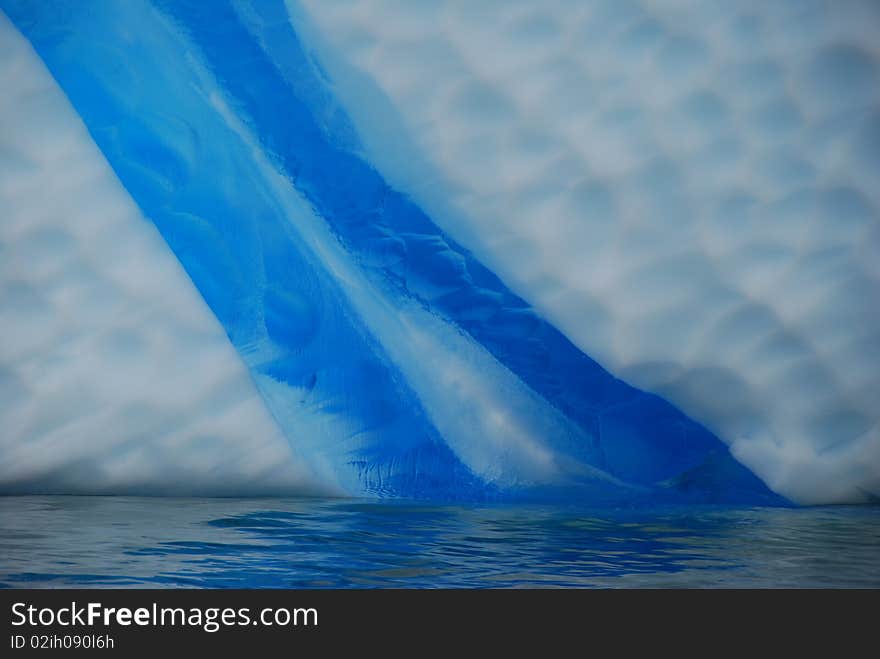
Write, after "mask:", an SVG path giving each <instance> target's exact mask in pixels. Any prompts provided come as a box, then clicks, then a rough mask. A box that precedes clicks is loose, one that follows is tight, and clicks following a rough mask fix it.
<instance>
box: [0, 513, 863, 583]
mask: <svg viewBox="0 0 880 659" xmlns="http://www.w3.org/2000/svg"><path fill="white" fill-rule="evenodd" d="M0 584H2V585H4V586H13V587H35V586H36V587H44V586H47V587H57V586H84V587H101V586H116V587H162V586H184V587H186V586H189V587H276V588H277V587H291V588H293V587H296V588H308V587H318V588H321V587H564V586H601V587H666V586H675V587H682V586H684V587H807V586H809V587H823V586H854V587H861V586H873V587H877V586H880V508H877V507H827V508H809V509H788V508H748V509H743V508H719V507H695V506H688V507H681V506H679V507H666V508H655V509H645V508H639V509H592V510H591V509H585V508H573V507H572V508H566V507H558V506H538V505H497V506H485V505H481V506H472V507H469V506H461V505H422V504H418V505H417V504H411V503H409V504H408V503H389V502H370V501H357V500H355V501H352V500H326V499H324V500H272V499H155V498H131V497H119V498H117V497H5V498H0Z"/></svg>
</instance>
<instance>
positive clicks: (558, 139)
mask: <svg viewBox="0 0 880 659" xmlns="http://www.w3.org/2000/svg"><path fill="white" fill-rule="evenodd" d="M287 4H288V8H289V10H290V13H291V17H292V20H293V23H294V25H295V27H296V29H297V33H298V34H300V35H301V36H302V37H303V38H304V39H305V40H306V42H307V43H308V45H309V47H310V48H311V49H313V50H314V52H315V53H316V57H317V59H318V60H319V61H320V63H321V65H322V66H323V67H324V68H326V70H327V71H328V75H329V77H330V78H331V79H332V81H333V84H334V90H335V91H336V93H337V95H338V97H339V99H340V100H341V102H342V104H343V105H344V106H345V107H346V108H347V109H348V111H349V113H350V115H351V118H352V121H353V123H354V124H355V126H356V128H357V132H358V134H359V135H360V136H361V137H362V139H363V143H364V148H365V151H366V153H367V157H368V158H369V159H370V160H371V161H372V162H374V163H375V164H376V166H377V167H378V168H379V169H380V170H381V171H382V172H383V175H384V176H385V177H386V179H387V180H388V181H389V183H390V184H391V185H392V186H394V187H395V188H397V189H399V190H402V191H404V192H406V193H407V194H409V195H411V196H412V198H413V200H414V201H416V202H417V203H418V204H419V205H420V206H421V207H422V208H424V209H425V210H426V211H427V213H428V214H429V215H430V216H431V217H432V218H433V219H434V221H436V222H437V223H438V224H439V225H440V226H441V227H442V228H443V229H444V230H445V231H447V232H448V233H449V234H450V236H452V237H453V238H455V240H457V241H458V242H460V243H461V244H462V245H464V246H465V247H466V248H468V249H470V250H472V252H473V253H474V255H475V256H476V257H477V258H479V259H480V260H481V261H482V263H483V264H485V265H486V266H488V267H489V268H490V269H491V270H492V271H493V272H494V273H495V274H497V275H498V276H499V277H500V278H501V279H502V280H503V281H504V282H505V283H506V284H507V285H509V286H510V287H511V289H512V290H514V291H516V293H517V294H519V295H521V296H522V298H523V299H525V300H527V301H528V302H529V303H530V304H531V305H533V306H534V308H535V309H536V310H537V311H538V312H539V313H540V314H541V315H542V316H543V317H544V318H546V319H547V320H549V321H550V322H552V323H553V324H554V325H555V326H556V327H558V328H559V329H560V330H561V331H562V332H563V333H564V334H565V335H566V336H567V337H568V338H569V339H571V340H572V341H573V342H574V343H575V344H576V345H577V346H578V348H580V349H582V350H583V351H584V352H585V353H586V354H588V355H590V356H591V357H593V358H594V359H596V360H597V361H598V362H599V363H600V364H602V365H603V366H604V367H606V368H608V369H609V370H610V371H611V372H612V373H614V374H615V375H617V376H619V377H620V378H622V379H623V380H625V381H627V382H629V383H631V384H633V385H635V386H637V387H639V388H641V389H644V390H647V391H652V392H655V393H657V394H660V395H661V396H663V397H664V398H665V399H667V400H669V401H671V402H673V403H674V404H676V405H677V406H678V407H679V408H680V409H681V410H683V411H684V412H685V413H687V414H688V415H689V416H691V417H692V418H694V419H697V420H699V421H700V422H702V423H704V424H705V425H706V426H707V427H708V428H709V429H711V430H713V431H714V432H715V433H717V435H718V436H719V437H720V438H722V439H723V440H724V441H725V442H727V443H728V444H729V445H730V447H731V450H732V452H733V454H734V455H735V456H736V457H737V458H738V459H739V460H741V461H742V462H743V463H744V464H746V465H747V466H748V467H749V468H751V469H752V470H753V471H754V472H755V473H757V474H758V475H759V476H761V477H762V478H763V479H764V481H765V482H767V483H768V484H769V485H770V486H771V487H772V488H773V489H774V490H776V491H778V492H780V493H782V494H784V495H786V496H788V497H789V498H792V499H794V500H797V501H800V502H804V503H821V502H842V501H863V500H866V499H870V498H872V497H876V496H877V494H878V492H880V269H878V265H877V264H878V263H880V212H878V208H880V167H878V162H880V161H878V158H880V149H878V141H877V135H878V126H880V124H878V119H880V51H878V49H877V39H876V35H877V34H878V31H880V9H878V5H877V3H872V2H869V1H858V0H853V1H849V2H824V1H812V0H811V1H807V2H801V1H793V2H773V3H764V2H757V1H755V2H751V1H748V2H736V3H728V2H694V1H692V0H644V1H641V2H629V1H619V0H608V1H600V2H591V3H572V2H566V1H564V0H554V1H550V2H543V1H542V2H535V1H532V0H522V1H514V2H480V3H470V2H465V1H461V2H454V1H453V2H443V3H409V2H404V3H401V2H393V1H386V0H355V1H351V2H329V3H328V2H322V1H321V0H303V1H302V2H294V1H290V2H288V3H287ZM389 119H390V120H389Z"/></svg>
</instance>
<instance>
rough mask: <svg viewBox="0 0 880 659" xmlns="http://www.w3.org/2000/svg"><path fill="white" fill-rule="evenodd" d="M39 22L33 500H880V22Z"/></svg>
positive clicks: (401, 10) (302, 7)
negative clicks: (129, 496)
mask: <svg viewBox="0 0 880 659" xmlns="http://www.w3.org/2000/svg"><path fill="white" fill-rule="evenodd" d="M0 10H2V12H3V13H2V14H0V82H2V88H3V90H4V94H3V96H2V98H0V327H2V341H0V428H2V431H0V491H3V492H74V493H150V494H320V495H324V494H330V495H346V494H347V495H368V496H396V497H414V498H439V499H464V500H510V499H562V500H572V499H577V500H584V501H589V502H597V503H600V502H614V503H620V502H638V501H670V502H675V501H688V502H703V501H706V502H731V503H771V504H783V503H787V502H794V503H801V504H815V503H858V502H867V501H876V500H877V499H878V497H880V211H878V209H880V48H878V47H877V45H876V43H875V42H876V39H875V38H874V35H876V34H877V32H878V28H880V9H878V7H877V5H876V3H872V2H869V1H868V0H847V1H844V2H820V1H813V0H808V1H798V2H794V1H792V2H777V3H759V2H751V1H747V2H741V3H733V4H732V3H722V2H696V1H694V0H642V1H640V2H610V1H609V2H604V1H598V2H592V3H575V2H564V1H561V0H560V1H555V0H554V1H550V2H537V1H536V0H519V1H511V2H479V3H470V2H455V1H450V2H397V1H391V0H385V1H381V0H346V1H341V0H340V1H338V2H324V1H321V0H301V1H293V0H290V1H288V2H284V1H283V0H265V1H258V0H221V1H218V2H212V3H201V2H196V1H194V0H193V1H188V0H183V1H174V0H133V1H132V2H126V3H115V2H109V1H98V0H88V1H86V2H74V1H72V0H59V1H57V2H52V3H31V2H25V1H23V0H0Z"/></svg>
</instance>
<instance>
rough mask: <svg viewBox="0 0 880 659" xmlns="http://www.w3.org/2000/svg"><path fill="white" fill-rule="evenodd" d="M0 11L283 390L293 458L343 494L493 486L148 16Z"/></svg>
mask: <svg viewBox="0 0 880 659" xmlns="http://www.w3.org/2000/svg"><path fill="white" fill-rule="evenodd" d="M0 7H2V8H3V9H4V10H5V11H6V12H7V14H8V15H9V16H10V18H11V19H12V20H13V22H14V23H15V24H16V25H17V27H18V28H19V30H21V31H22V32H23V33H24V35H25V36H26V37H27V38H28V39H29V40H30V42H31V43H32V45H33V46H34V47H35V49H36V50H37V52H38V54H39V55H40V56H41V57H42V59H43V61H44V62H45V64H46V65H47V66H48V68H49V70H50V71H51V73H52V75H53V76H54V77H55V79H56V80H57V81H58V82H59V84H60V85H61V87H62V88H63V90H64V91H65V93H66V94H67V96H68V98H69V99H70V101H71V102H72V104H73V106H74V107H75V109H76V111H77V112H78V113H79V115H80V116H81V118H82V119H83V121H84V122H85V124H86V126H87V127H88V129H89V131H90V133H91V135H92V137H93V138H94V140H95V142H96V143H97V144H98V146H99V147H100V149H101V150H102V152H103V153H104V155H105V157H106V158H107V160H108V161H109V163H110V165H111V167H112V168H113V170H114V171H115V173H116V175H117V176H118V177H119V179H120V181H121V182H122V184H123V185H124V186H125V188H126V189H127V190H128V192H129V193H130V194H131V195H132V197H133V198H134V199H135V201H136V202H137V204H138V205H139V206H140V207H141V209H142V210H143V211H144V214H145V215H146V216H147V217H148V218H149V219H150V220H152V221H153V222H154V223H155V225H156V227H157V228H158V229H159V231H160V233H161V234H162V236H163V238H164V239H165V240H166V242H167V243H168V245H169V246H170V247H171V249H172V250H173V251H174V253H175V254H176V256H177V258H178V259H179V260H180V262H181V263H182V265H183V266H184V268H185V269H186V271H187V273H188V274H189V276H190V277H191V279H192V280H193V282H194V283H195V285H196V287H197V288H198V289H199V291H200V293H201V294H202V295H203V297H204V299H205V300H206V301H207V303H208V304H209V306H210V307H211V309H212V311H213V312H214V313H215V315H216V316H217V318H218V319H219V320H220V322H221V323H222V325H223V327H224V329H225V331H226V333H227V335H228V336H229V338H230V340H231V341H232V343H233V344H234V345H235V347H236V348H237V349H238V351H239V352H240V354H242V356H243V358H244V359H245V361H246V362H247V364H248V366H249V368H250V369H251V371H252V372H253V373H255V374H256V375H257V376H261V375H262V376H268V377H269V378H271V380H272V381H274V382H276V383H279V385H282V386H288V387H289V388H287V390H286V391H287V395H286V396H284V397H282V398H281V399H280V400H278V399H275V398H273V397H271V396H269V397H267V403H268V404H269V406H270V409H271V411H272V412H273V414H274V415H275V417H276V418H277V419H279V421H280V422H281V425H282V427H283V429H284V430H285V432H286V434H287V436H288V438H289V439H290V440H291V443H292V445H293V446H294V448H295V449H296V452H297V453H298V455H299V456H303V457H305V458H306V459H309V458H311V457H316V458H317V461H318V462H325V463H329V464H331V465H338V466H339V473H338V474H337V476H338V477H339V478H340V480H341V481H342V483H343V485H344V486H347V487H348V488H349V490H350V491H352V493H353V494H360V493H363V492H367V493H370V494H378V495H385V494H388V495H396V496H409V497H419V498H422V497H424V498H442V499H465V500H474V499H486V498H492V497H494V496H495V488H494V487H492V486H490V485H487V484H486V483H484V482H483V481H482V480H480V479H479V478H477V477H475V476H474V475H473V473H472V472H471V471H470V470H469V469H468V468H467V467H466V466H464V465H463V464H462V463H461V462H460V460H459V459H458V458H457V457H456V456H455V455H454V453H453V452H452V451H451V450H450V449H449V447H448V445H447V444H446V443H445V441H444V440H443V438H442V437H441V436H440V435H439V433H438V432H437V431H436V429H435V428H434V426H433V424H432V423H431V422H430V421H429V420H428V418H427V416H426V414H425V413H424V410H423V408H422V406H421V403H420V401H419V399H418V397H417V396H416V395H415V394H414V393H413V392H412V390H411V388H410V387H409V386H408V385H407V383H406V381H405V379H404V378H403V376H402V375H401V373H400V372H399V371H398V370H397V369H396V367H395V366H394V365H393V364H392V363H391V362H390V360H389V359H388V358H387V356H386V355H385V353H384V350H383V349H382V347H381V346H380V345H378V343H377V342H376V341H375V339H374V338H373V337H372V336H370V335H369V334H368V333H367V332H366V331H365V330H364V329H363V327H362V326H361V325H360V323H359V322H357V320H356V318H357V315H356V313H354V312H353V310H352V309H351V307H350V306H349V304H348V302H347V298H346V296H345V294H344V293H343V292H342V291H341V290H340V288H339V285H338V283H337V282H336V281H335V280H334V279H333V277H332V276H330V275H329V274H328V273H327V272H326V271H325V270H324V268H323V266H322V264H321V263H320V262H319V260H318V259H317V258H316V257H314V256H313V255H311V253H310V250H309V248H308V247H307V246H305V245H304V244H303V243H302V241H301V240H300V239H299V237H298V236H297V234H296V233H295V232H293V231H291V230H290V218H288V217H287V216H286V214H285V212H284V210H283V208H282V207H281V206H280V205H279V203H278V201H277V199H276V197H275V196H274V194H275V193H274V192H273V191H272V190H271V189H270V188H269V187H268V186H267V185H266V183H265V181H263V179H262V178H261V176H260V175H259V174H258V173H256V172H255V169H256V168H255V167H253V166H252V165H253V161H252V157H251V155H250V150H249V147H247V146H246V145H244V144H243V143H242V142H241V140H240V139H239V138H238V137H237V136H236V135H235V134H234V133H233V132H232V131H231V130H230V129H229V128H228V127H227V126H226V125H225V124H224V123H223V121H222V120H221V119H220V117H219V116H218V114H217V112H216V111H215V109H214V108H212V107H211V106H210V104H209V103H208V99H207V97H206V93H205V90H203V89H200V88H199V86H198V84H197V82H196V81H193V80H190V79H188V78H187V77H186V76H188V75H191V71H190V70H189V69H188V68H187V67H185V66H180V65H179V63H180V53H175V52H174V50H173V49H172V48H171V47H170V46H169V42H168V41H167V40H166V41H162V39H163V38H165V37H163V34H162V29H161V24H160V23H159V22H158V20H157V19H158V14H155V12H154V11H153V10H152V9H151V8H150V7H149V6H146V5H142V4H141V3H137V2H125V3H118V2H103V3H102V2H91V3H84V2H79V1H77V0H68V1H64V2H61V1H59V2H53V3H41V2H38V3H33V2H26V1H15V0H2V1H0ZM144 7H146V9H147V11H144V10H143V8H144ZM133 34H134V36H132V35H133ZM171 36H172V37H175V36H176V35H173V34H172V35H171ZM173 43H174V42H171V45H172V46H173ZM165 51H171V52H165ZM258 384H259V380H258ZM297 414H299V415H300V416H309V415H311V416H312V417H315V416H318V417H319V418H321V419H326V420H327V421H328V422H331V421H335V422H336V423H337V425H338V426H339V427H342V428H344V429H346V432H345V433H343V434H336V435H334V436H333V437H332V440H333V443H324V444H321V445H314V442H315V441H316V440H315V438H314V437H311V436H305V435H306V434H307V433H304V432H303V431H302V430H301V429H300V428H299V427H298V426H296V425H291V424H290V423H285V422H284V420H285V419H286V418H287V417H288V416H289V415H293V416H294V417H296V415H297ZM322 422H323V421H322Z"/></svg>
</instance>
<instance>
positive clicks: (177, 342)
mask: <svg viewBox="0 0 880 659" xmlns="http://www.w3.org/2000/svg"><path fill="white" fill-rule="evenodd" d="M0 88H2V89H3V94H2V95H0V117H2V122H0V202H2V203H0V209H2V211H0V213H2V219H0V328H2V341H0V488H2V490H3V491H4V492H45V493H61V494H70V493H92V494H94V493H129V494H153V493H157V492H159V493H164V494H211V495H217V494H309V493H311V494H318V493H323V494H334V493H335V494H338V493H339V492H341V490H340V489H339V487H338V486H335V485H334V484H333V483H332V481H328V480H326V479H321V480H319V479H318V478H317V477H316V476H315V475H314V474H310V473H309V471H308V470H307V469H305V468H304V467H303V466H302V463H301V462H300V461H299V460H297V459H296V457H295V455H294V454H293V451H292V450H291V446H290V444H289V443H288V442H287V441H285V439H284V436H283V434H282V433H281V432H280V430H279V428H278V426H277V424H276V423H275V421H274V419H273V418H272V417H271V415H270V414H269V413H268V411H267V410H266V408H265V406H264V404H263V402H262V399H261V398H260V396H259V395H258V393H257V390H256V387H254V384H253V382H252V380H251V379H250V377H249V376H248V371H247V369H246V368H245V366H244V364H243V363H242V361H241V359H240V358H239V356H238V355H237V354H236V352H235V350H233V348H232V346H231V345H230V343H229V341H228V339H227V338H226V336H225V334H224V333H223V328H222V327H221V326H220V324H219V323H218V322H217V320H216V318H215V317H214V315H213V314H212V313H211V311H210V310H209V309H208V307H207V306H206V305H205V303H204V301H203V300H202V298H201V297H200V295H199V293H198V291H197V290H196V289H195V287H194V286H193V285H192V282H191V281H190V280H189V278H188V277H187V276H186V273H185V272H184V271H183V269H182V268H181V267H180V264H179V263H178V262H177V260H176V259H175V258H174V255H173V254H172V252H171V251H170V250H169V249H168V247H167V245H166V244H165V243H164V242H163V241H162V238H161V236H160V235H159V233H158V232H157V231H156V229H155V227H154V226H153V225H152V224H151V223H149V222H148V221H147V220H146V219H145V218H144V217H143V215H142V214H141V212H140V210H139V209H138V208H137V206H136V205H135V204H134V203H133V202H132V200H131V198H130V197H129V196H128V195H127V194H126V192H125V190H124V189H123V188H122V186H121V185H120V184H119V181H118V180H117V179H116V177H115V176H114V174H113V172H112V170H111V169H110V167H109V166H108V164H107V162H106V161H105V160H104V158H103V156H102V155H101V152H100V151H99V150H98V149H97V148H96V147H95V145H94V143H93V142H92V140H91V138H90V137H89V134H88V132H87V131H86V129H85V127H84V126H83V124H82V122H81V121H80V119H79V118H78V117H77V115H76V113H75V112H74V111H73V109H72V108H71V107H70V105H69V103H68V102H67V100H66V99H65V97H64V95H63V94H62V93H61V91H60V90H59V89H58V87H57V85H56V84H55V82H54V81H53V80H52V78H51V76H50V75H49V73H48V72H47V71H46V69H45V67H44V66H43V64H42V63H41V62H40V60H39V58H38V57H37V56H36V54H35V53H34V52H33V50H32V49H31V47H30V46H29V45H28V44H27V42H26V41H25V40H24V39H23V38H22V37H21V36H20V35H18V34H17V33H16V31H15V28H14V27H12V25H10V23H9V21H8V20H7V18H6V17H5V16H3V15H2V14H0Z"/></svg>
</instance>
